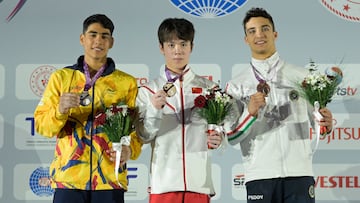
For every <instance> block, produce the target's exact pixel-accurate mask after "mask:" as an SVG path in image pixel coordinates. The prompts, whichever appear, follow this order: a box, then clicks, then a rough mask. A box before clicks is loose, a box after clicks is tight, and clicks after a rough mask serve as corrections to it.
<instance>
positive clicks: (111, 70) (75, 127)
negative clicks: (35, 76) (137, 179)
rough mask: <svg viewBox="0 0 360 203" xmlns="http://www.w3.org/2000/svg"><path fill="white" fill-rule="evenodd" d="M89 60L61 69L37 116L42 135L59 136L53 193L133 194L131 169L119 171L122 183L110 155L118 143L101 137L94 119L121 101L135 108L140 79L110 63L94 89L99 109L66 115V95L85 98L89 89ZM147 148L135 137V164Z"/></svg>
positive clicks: (91, 107)
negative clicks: (62, 102)
mask: <svg viewBox="0 0 360 203" xmlns="http://www.w3.org/2000/svg"><path fill="white" fill-rule="evenodd" d="M83 61H84V58H83V56H80V57H79V58H78V61H77V63H76V64H74V65H73V66H69V67H65V68H62V69H59V70H57V71H55V72H54V73H53V74H52V75H51V76H50V78H49V81H48V84H47V86H46V89H45V91H44V93H43V96H42V98H41V100H40V102H39V104H38V106H37V107H36V109H35V112H34V118H35V128H36V131H37V133H39V134H40V135H42V136H45V137H49V138H51V137H54V136H56V139H57V141H56V147H55V151H54V159H53V161H52V163H51V165H50V171H49V173H50V177H51V185H52V187H53V188H67V189H81V190H109V189H115V188H116V189H120V188H122V189H124V190H127V185H128V184H127V170H126V165H125V166H124V168H123V169H121V170H119V174H118V180H116V175H115V172H114V170H115V169H114V168H115V163H114V162H112V161H110V160H109V156H108V155H107V154H106V150H107V149H109V148H111V147H112V143H111V142H110V141H109V139H108V137H107V135H106V134H104V133H102V132H101V130H100V129H99V127H98V126H97V124H96V123H97V122H96V119H95V120H94V119H93V116H92V115H96V114H97V112H99V111H100V110H102V108H103V105H105V106H110V105H111V104H114V103H119V102H120V101H123V102H125V103H126V104H127V105H128V106H129V107H134V106H135V99H136V96H137V91H138V90H137V89H138V88H137V82H136V79H135V78H134V77H133V76H131V75H129V74H126V73H124V72H122V71H120V70H117V69H115V63H114V61H113V60H112V59H111V58H108V59H107V64H106V69H105V70H104V72H103V74H102V75H101V77H99V78H98V79H97V80H96V82H95V84H94V85H93V87H92V88H91V89H89V94H90V95H91V97H92V98H93V103H94V105H92V104H90V105H88V106H79V107H77V108H72V109H71V110H70V111H69V113H68V114H61V113H60V112H59V100H60V96H61V95H62V94H63V93H66V92H73V93H79V94H80V93H81V92H82V91H83V90H84V86H85V82H86V79H85V74H84V69H83ZM93 123H94V125H92V124H93ZM91 126H93V128H92V127H91ZM91 134H92V139H91ZM141 146H142V142H141V140H140V139H139V138H138V137H137V135H136V133H135V132H133V133H132V134H131V144H130V148H131V152H132V153H131V157H130V159H133V160H134V159H137V158H138V156H139V155H140V152H141ZM119 183H120V184H119Z"/></svg>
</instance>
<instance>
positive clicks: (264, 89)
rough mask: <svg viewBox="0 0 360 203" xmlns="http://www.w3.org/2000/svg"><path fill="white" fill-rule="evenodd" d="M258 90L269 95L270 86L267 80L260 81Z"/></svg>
mask: <svg viewBox="0 0 360 203" xmlns="http://www.w3.org/2000/svg"><path fill="white" fill-rule="evenodd" d="M256 90H257V91H258V92H261V93H264V94H265V96H267V95H268V94H269V92H270V86H269V85H268V84H267V83H266V82H260V83H259V84H258V85H257V87H256Z"/></svg>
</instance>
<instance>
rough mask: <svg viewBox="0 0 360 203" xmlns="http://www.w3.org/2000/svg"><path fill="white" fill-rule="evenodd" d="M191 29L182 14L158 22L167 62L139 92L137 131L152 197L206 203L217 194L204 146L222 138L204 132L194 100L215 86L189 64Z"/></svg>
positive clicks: (158, 202)
mask: <svg viewBox="0 0 360 203" xmlns="http://www.w3.org/2000/svg"><path fill="white" fill-rule="evenodd" d="M194 34H195V30H194V27H193V25H192V23H191V22H189V21H188V20H186V19H182V18H180V19H179V18H168V19H165V20H164V21H163V22H162V23H161V25H160V26H159V29H158V37H159V48H160V51H161V53H162V54H163V55H164V57H165V65H164V67H162V68H161V70H160V75H159V77H158V78H156V79H155V80H153V81H150V82H149V83H148V84H145V85H144V86H142V87H141V88H140V89H139V93H138V96H137V106H138V107H139V109H140V125H139V126H138V128H137V129H138V133H139V136H140V137H141V138H142V139H143V140H144V142H145V143H151V147H152V154H151V171H150V178H151V187H150V197H149V199H150V200H149V202H150V203H208V202H210V197H211V196H213V195H215V191H214V187H213V183H212V174H211V156H210V149H208V147H210V148H213V149H216V148H218V147H219V146H220V145H221V144H222V142H223V141H226V139H223V136H222V134H223V133H221V132H215V133H212V134H208V133H207V132H206V130H207V123H206V121H205V119H203V118H201V117H200V116H199V115H198V114H197V110H198V109H197V108H195V106H194V100H195V98H196V97H197V96H199V95H200V94H204V93H205V91H207V90H208V89H211V88H214V87H216V86H217V84H216V83H215V82H212V81H210V80H208V79H206V78H204V77H201V76H199V75H196V74H195V73H194V72H193V71H192V70H191V67H190V66H189V65H188V64H189V59H190V55H191V52H192V49H193V40H194ZM232 114H235V112H233V113H232ZM234 117H236V115H235V116H234ZM234 117H233V118H234Z"/></svg>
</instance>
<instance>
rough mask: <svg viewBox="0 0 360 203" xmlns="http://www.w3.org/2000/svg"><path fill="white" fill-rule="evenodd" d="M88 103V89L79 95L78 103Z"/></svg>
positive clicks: (89, 97)
mask: <svg viewBox="0 0 360 203" xmlns="http://www.w3.org/2000/svg"><path fill="white" fill-rule="evenodd" d="M89 104H91V96H90V95H89V93H88V91H84V92H82V93H81V95H80V105H81V106H88V105H89Z"/></svg>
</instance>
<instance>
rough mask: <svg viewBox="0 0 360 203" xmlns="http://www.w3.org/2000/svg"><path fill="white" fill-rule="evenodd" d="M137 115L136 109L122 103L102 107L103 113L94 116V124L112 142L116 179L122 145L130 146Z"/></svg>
mask: <svg viewBox="0 0 360 203" xmlns="http://www.w3.org/2000/svg"><path fill="white" fill-rule="evenodd" d="M136 115H137V109H136V108H129V107H128V106H127V105H126V104H125V103H124V102H119V103H118V104H112V105H111V106H109V107H105V106H104V111H102V112H100V113H98V114H97V115H96V116H95V123H96V124H97V125H98V126H99V129H100V130H101V131H102V132H104V133H105V134H106V135H107V136H108V138H109V140H110V141H111V142H112V148H113V149H114V150H115V151H116V162H115V175H116V179H118V169H119V167H120V157H121V149H122V145H126V146H130V134H131V133H132V132H133V131H134V130H135V127H134V124H133V123H134V121H135V118H136Z"/></svg>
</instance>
